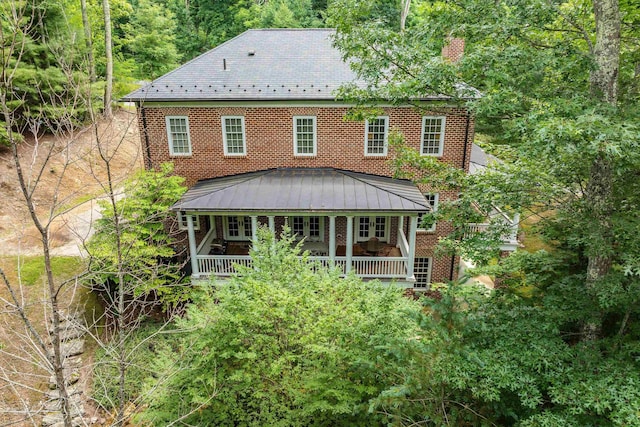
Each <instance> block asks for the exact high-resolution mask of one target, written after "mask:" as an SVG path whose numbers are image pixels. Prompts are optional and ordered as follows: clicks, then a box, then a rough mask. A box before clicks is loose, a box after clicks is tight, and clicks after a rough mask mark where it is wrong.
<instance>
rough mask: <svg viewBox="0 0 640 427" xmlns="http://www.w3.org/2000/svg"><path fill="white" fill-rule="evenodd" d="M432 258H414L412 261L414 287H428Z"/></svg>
mask: <svg viewBox="0 0 640 427" xmlns="http://www.w3.org/2000/svg"><path fill="white" fill-rule="evenodd" d="M432 261H433V259H432V258H415V259H414V262H413V274H414V276H415V278H416V282H415V283H414V285H413V287H414V288H419V289H429V284H430V283H431V267H432V264H433V262H432Z"/></svg>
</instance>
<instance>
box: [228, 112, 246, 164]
mask: <svg viewBox="0 0 640 427" xmlns="http://www.w3.org/2000/svg"><path fill="white" fill-rule="evenodd" d="M222 142H223V144H224V154H225V156H244V155H246V154H247V147H246V142H245V137H244V117H242V116H223V117H222Z"/></svg>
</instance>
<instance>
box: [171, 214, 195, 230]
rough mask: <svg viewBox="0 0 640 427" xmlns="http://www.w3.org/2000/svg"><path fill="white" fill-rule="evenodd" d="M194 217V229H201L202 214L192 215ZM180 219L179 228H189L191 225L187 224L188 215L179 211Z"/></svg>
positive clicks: (178, 218)
mask: <svg viewBox="0 0 640 427" xmlns="http://www.w3.org/2000/svg"><path fill="white" fill-rule="evenodd" d="M191 217H192V218H193V229H194V231H198V230H200V215H191ZM177 220H178V229H179V230H187V229H188V228H189V227H188V226H187V216H186V215H184V216H183V215H182V212H178V216H177Z"/></svg>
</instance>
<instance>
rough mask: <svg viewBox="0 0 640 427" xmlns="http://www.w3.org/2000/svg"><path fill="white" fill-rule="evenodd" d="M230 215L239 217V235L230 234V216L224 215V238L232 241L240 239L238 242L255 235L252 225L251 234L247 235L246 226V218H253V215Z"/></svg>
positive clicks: (247, 239)
mask: <svg viewBox="0 0 640 427" xmlns="http://www.w3.org/2000/svg"><path fill="white" fill-rule="evenodd" d="M230 216H234V217H237V218H238V236H230V235H229V216H224V217H222V218H223V223H222V228H223V234H224V239H225V240H230V241H238V242H246V241H249V240H251V238H252V236H253V230H252V229H251V226H249V232H250V234H251V235H250V236H247V235H246V232H247V229H246V228H245V226H244V222H245V218H251V217H250V216H247V215H230Z"/></svg>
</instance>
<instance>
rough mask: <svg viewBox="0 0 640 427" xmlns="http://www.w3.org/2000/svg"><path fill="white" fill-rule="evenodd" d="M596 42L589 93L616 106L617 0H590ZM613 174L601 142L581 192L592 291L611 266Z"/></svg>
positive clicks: (591, 332) (590, 326)
mask: <svg viewBox="0 0 640 427" xmlns="http://www.w3.org/2000/svg"><path fill="white" fill-rule="evenodd" d="M593 10H594V15H595V23H596V42H595V45H594V49H593V56H594V61H595V63H596V67H595V69H594V70H593V71H592V72H591V76H590V78H591V82H590V83H591V92H592V95H593V96H594V97H595V98H596V99H598V100H600V101H601V102H602V103H605V104H608V105H610V106H611V107H612V108H615V107H616V104H617V101H618V71H619V67H620V10H619V5H618V0H593ZM612 193H613V173H612V164H611V159H609V158H608V157H607V155H606V147H605V146H604V145H603V146H602V147H601V148H600V152H599V153H598V154H597V155H596V158H595V160H594V161H593V164H592V165H591V171H590V176H589V182H588V183H587V188H586V191H585V198H586V200H587V202H588V206H589V208H588V214H589V215H590V217H591V218H592V219H593V220H594V221H596V222H597V224H598V227H597V230H598V231H597V235H594V236H593V239H594V240H593V242H592V244H591V245H590V247H589V248H588V249H587V256H588V258H589V261H588V265H587V280H586V284H587V288H588V290H589V291H593V289H594V287H595V286H596V284H597V282H598V281H599V280H600V279H602V278H603V277H604V276H606V275H607V274H608V273H609V270H610V269H611V265H612V261H613V254H614V252H615V250H614V248H613V245H614V237H613V225H612V223H611V212H612V209H613V206H612ZM600 327H601V322H600V319H597V318H596V319H594V320H592V321H590V322H587V324H585V326H584V328H583V333H584V339H586V340H594V339H596V338H597V337H598V335H599V333H600Z"/></svg>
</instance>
